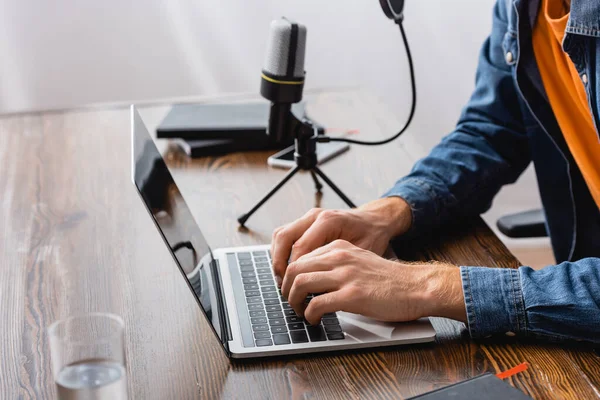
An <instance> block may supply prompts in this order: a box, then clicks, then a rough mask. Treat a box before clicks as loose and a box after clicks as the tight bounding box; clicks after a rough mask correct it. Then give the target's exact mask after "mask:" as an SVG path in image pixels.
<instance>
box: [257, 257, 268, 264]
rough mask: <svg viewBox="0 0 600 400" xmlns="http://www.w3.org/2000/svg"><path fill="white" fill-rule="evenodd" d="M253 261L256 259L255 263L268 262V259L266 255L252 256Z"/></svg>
mask: <svg viewBox="0 0 600 400" xmlns="http://www.w3.org/2000/svg"><path fill="white" fill-rule="evenodd" d="M254 261H256V262H257V263H260V262H269V259H268V258H267V257H254Z"/></svg>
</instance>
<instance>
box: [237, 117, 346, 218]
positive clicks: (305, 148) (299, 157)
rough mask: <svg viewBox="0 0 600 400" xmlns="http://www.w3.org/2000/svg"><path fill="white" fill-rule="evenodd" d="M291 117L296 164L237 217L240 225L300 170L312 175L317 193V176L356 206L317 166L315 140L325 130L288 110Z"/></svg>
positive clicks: (320, 186) (318, 188)
mask: <svg viewBox="0 0 600 400" xmlns="http://www.w3.org/2000/svg"><path fill="white" fill-rule="evenodd" d="M290 114H291V118H290V120H291V121H290V123H291V130H292V131H293V132H294V135H295V141H294V142H295V143H294V146H295V152H294V160H295V161H296V166H295V167H294V168H292V170H291V171H290V172H288V173H287V174H286V176H284V177H283V179H282V180H281V181H280V182H279V183H278V184H276V185H275V186H273V188H272V189H271V190H270V191H269V192H268V193H267V194H266V195H265V196H264V197H263V198H262V199H261V200H259V201H258V203H256V205H255V206H254V207H252V209H251V210H250V211H248V212H247V213H245V214H243V215H241V216H240V217H239V218H238V222H239V223H240V226H245V225H244V224H245V223H246V221H247V220H248V218H250V217H251V216H252V214H254V213H255V212H256V210H258V209H259V208H260V207H261V206H262V205H263V204H264V203H265V202H266V201H267V200H269V199H270V198H271V196H273V195H274V194H275V193H276V192H277V191H278V190H279V189H281V187H282V186H283V185H285V183H286V182H287V181H289V180H290V179H291V178H292V177H293V176H294V175H296V174H297V173H298V171H300V170H304V171H309V172H310V175H311V176H312V179H313V182H314V183H315V189H316V191H317V193H321V189H322V188H323V185H322V184H321V182H320V181H319V178H318V177H321V179H323V181H325V183H326V184H327V185H328V186H329V187H330V188H331V189H333V191H334V192H335V193H336V194H337V195H338V196H339V197H340V198H341V199H342V200H344V202H345V203H346V204H347V205H348V207H350V208H355V207H356V206H355V205H354V203H352V201H351V200H350V199H349V198H348V197H347V196H346V195H345V194H344V193H343V192H342V191H341V190H340V189H339V188H338V187H337V186H336V185H335V183H333V181H332V180H331V179H329V178H328V177H327V175H325V173H324V172H323V171H321V169H320V168H319V167H318V166H317V141H318V137H319V135H323V134H324V132H325V130H324V128H323V127H322V126H320V125H318V124H316V123H314V122H312V121H311V120H310V119H308V118H304V117H303V118H298V117H297V116H296V115H295V114H294V111H291V112H290Z"/></svg>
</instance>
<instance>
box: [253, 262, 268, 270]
mask: <svg viewBox="0 0 600 400" xmlns="http://www.w3.org/2000/svg"><path fill="white" fill-rule="evenodd" d="M256 268H268V269H269V271H271V265H270V264H269V263H256Z"/></svg>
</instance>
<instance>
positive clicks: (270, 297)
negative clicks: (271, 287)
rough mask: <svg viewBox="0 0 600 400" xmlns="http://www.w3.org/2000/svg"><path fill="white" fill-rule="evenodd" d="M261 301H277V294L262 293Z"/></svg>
mask: <svg viewBox="0 0 600 400" xmlns="http://www.w3.org/2000/svg"><path fill="white" fill-rule="evenodd" d="M262 297H263V299H278V298H279V296H277V293H273V292H271V293H263V295H262Z"/></svg>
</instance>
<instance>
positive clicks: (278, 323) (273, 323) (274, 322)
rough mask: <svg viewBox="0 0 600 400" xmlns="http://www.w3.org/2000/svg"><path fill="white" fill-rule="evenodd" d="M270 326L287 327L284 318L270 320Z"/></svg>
mask: <svg viewBox="0 0 600 400" xmlns="http://www.w3.org/2000/svg"><path fill="white" fill-rule="evenodd" d="M269 325H271V326H281V325H283V326H285V320H284V319H283V318H276V319H270V320H269Z"/></svg>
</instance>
